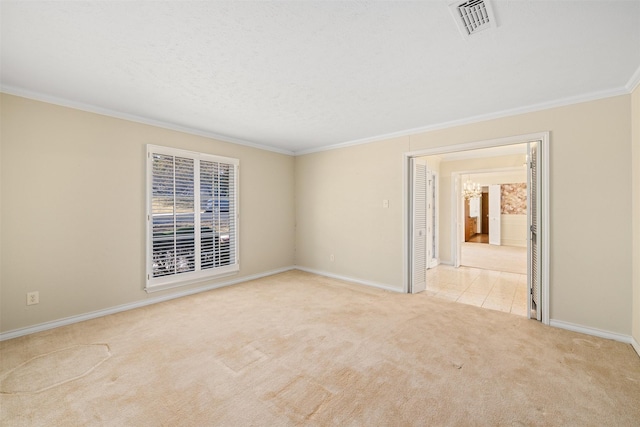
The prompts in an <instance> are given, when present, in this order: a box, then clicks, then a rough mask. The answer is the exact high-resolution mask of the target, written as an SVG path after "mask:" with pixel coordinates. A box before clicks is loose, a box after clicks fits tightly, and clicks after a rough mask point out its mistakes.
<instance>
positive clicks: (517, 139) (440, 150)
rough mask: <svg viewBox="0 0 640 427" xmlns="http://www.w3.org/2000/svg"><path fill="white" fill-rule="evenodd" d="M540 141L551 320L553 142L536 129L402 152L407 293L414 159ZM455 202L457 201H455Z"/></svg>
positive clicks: (545, 288)
mask: <svg viewBox="0 0 640 427" xmlns="http://www.w3.org/2000/svg"><path fill="white" fill-rule="evenodd" d="M534 141H537V142H539V143H540V148H541V156H540V165H539V167H540V175H541V176H540V178H541V185H540V188H538V190H539V191H540V196H541V202H542V203H541V205H542V206H540V218H541V220H540V228H539V236H540V240H541V245H540V251H541V259H540V261H541V270H542V271H541V274H540V290H541V294H542V295H541V303H542V304H541V307H540V309H541V310H542V319H541V321H542V323H543V324H545V325H548V324H549V319H550V313H549V311H550V303H549V301H550V295H549V289H550V283H549V264H550V263H549V260H550V253H549V251H550V247H551V245H550V241H549V237H550V210H549V201H550V194H549V171H550V154H549V151H550V150H549V143H550V132H548V131H545V132H536V133H530V134H524V135H514V136H509V137H504V138H495V139H489V140H480V141H473V142H468V143H462V144H455V145H448V146H446V145H445V146H439V147H435V148H428V149H424V150H416V151H409V152H405V153H404V154H403V156H402V172H403V173H402V175H403V199H404V200H403V204H402V205H403V230H404V233H403V265H404V268H403V291H404V293H408V292H409V277H410V268H411V260H410V253H411V252H410V249H411V248H410V247H409V242H410V239H409V237H410V233H411V229H410V225H409V224H410V221H409V217H410V215H411V210H410V206H409V194H410V188H409V187H410V180H409V170H410V162H411V158H413V157H422V156H432V155H438V154H446V153H454V152H458V151H467V150H477V149H482V148H491V147H500V146H504V145H512V144H520V143H529V142H534ZM452 186H455V183H454V182H453V181H452ZM454 206H455V205H454ZM458 221H459V219H458V216H457V215H456V221H455V223H454V224H452V229H453V230H454V236H452V237H453V238H454V239H455V238H456V234H457V230H458V229H459V224H457V222H458Z"/></svg>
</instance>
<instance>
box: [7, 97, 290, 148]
mask: <svg viewBox="0 0 640 427" xmlns="http://www.w3.org/2000/svg"><path fill="white" fill-rule="evenodd" d="M0 92H2V93H6V94H8V95H15V96H20V97H22V98H28V99H33V100H35V101H42V102H47V103H49V104H55V105H60V106H62V107H68V108H73V109H76V110H81V111H86V112H89V113H96V114H101V115H103V116H109V117H114V118H116V119H122V120H128V121H130V122H136V123H142V124H145V125H150V126H155V127H159V128H163V129H168V130H173V131H177V132H182V133H187V134H191V135H197V136H202V137H205V138H211V139H215V140H217V141H222V142H230V143H232V144H238V145H244V146H246V147H251V148H257V149H258V150H264V151H271V152H274V153H278V154H286V155H288V156H293V155H294V152H293V151H289V150H284V149H281V148H275V147H270V146H268V145H263V144H258V143H255V142H252V141H247V140H244V139H239V138H233V137H230V136H226V135H221V134H217V133H214V132H208V131H204V130H201V129H196V128H191V127H188V126H181V125H178V124H176V123H171V122H165V121H162V120H155V119H150V118H147V117H142V116H137V115H135V114H128V113H122V112H119V111H115V110H110V109H108V108H102V107H98V106H95V105H91V104H84V103H81V102H75V101H71V100H68V99H64V98H58V97H55V96H52V95H46V94H43V93H38V92H32V91H29V90H26V89H21V88H17V87H13V86H6V85H2V86H0Z"/></svg>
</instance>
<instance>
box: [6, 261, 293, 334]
mask: <svg viewBox="0 0 640 427" xmlns="http://www.w3.org/2000/svg"><path fill="white" fill-rule="evenodd" d="M295 269H296V267H295V266H289V267H283V268H279V269H276V270H271V271H265V272H263V273H258V274H252V275H250V276H243V277H238V278H236V279H233V280H227V281H225V282H218V283H212V284H209V285H204V286H200V287H197V288H193V289H188V290H184V291H181V292H177V293H172V294H170V295H163V296H158V297H154V298H148V299H145V300H142V301H136V302H132V303H127V304H122V305H117V306H115V307H110V308H105V309H102V310H97V311H92V312H89V313H84V314H79V315H77V316H70V317H65V318H63V319H58V320H53V321H51V322H45V323H40V324H38V325H34V326H28V327H26V328H19V329H14V330H12V331H7V332H1V333H0V341H5V340H10V339H12V338H18V337H21V336H24V335H29V334H34V333H36V332H42V331H47V330H49V329H54V328H59V327H61V326H67V325H71V324H74V323H79V322H84V321H85V320H91V319H96V318H98V317H103V316H108V315H110V314H115V313H120V312H122V311H127V310H133V309H136V308H140V307H145V306H147V305H151V304H156V303H159V302H164V301H169V300H172V299H176V298H182V297H186V296H189V295H193V294H198V293H200V292H206V291H210V290H213V289H217V288H222V287H225V286H231V285H236V284H238V283H243V282H248V281H250V280H255V279H260V278H263V277H267V276H273V275H274V274H279V273H284V272H285V271H290V270H295Z"/></svg>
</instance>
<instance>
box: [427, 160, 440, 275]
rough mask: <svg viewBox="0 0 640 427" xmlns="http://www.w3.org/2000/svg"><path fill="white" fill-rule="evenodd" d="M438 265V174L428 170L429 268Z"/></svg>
mask: <svg viewBox="0 0 640 427" xmlns="http://www.w3.org/2000/svg"><path fill="white" fill-rule="evenodd" d="M437 266H438V220H437V175H436V173H435V172H432V171H429V170H428V171H427V268H434V267H437Z"/></svg>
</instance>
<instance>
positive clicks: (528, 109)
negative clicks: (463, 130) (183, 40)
mask: <svg viewBox="0 0 640 427" xmlns="http://www.w3.org/2000/svg"><path fill="white" fill-rule="evenodd" d="M638 78H639V79H640V76H639V77H638ZM629 93H630V91H629V90H628V89H627V87H620V88H616V89H611V90H604V91H599V92H592V93H588V94H585V95H579V96H572V97H568V98H562V99H558V100H555V101H550V102H544V103H540V104H533V105H529V106H525V107H519V108H513V109H510V110H503V111H497V112H495V113H488V114H481V115H478V116H472V117H467V118H464V119H459V120H452V121H449V122H443V123H437V124H433V125H427V126H423V127H417V128H412V129H407V130H402V131H398V132H391V133H387V134H382V135H377V136H371V137H366V138H361V139H356V140H353V141H345V142H341V143H338V144H332V145H327V146H324V147H318V148H309V149H307V150H300V151H295V152H294V155H295V156H301V155H304V154H312V153H318V152H322V151H330V150H337V149H339V148H346V147H352V146H355V145H362V144H368V143H370V142H378V141H382V140H385V139H392V138H399V137H402V136H410V135H415V134H419V133H425V132H431V131H434V130H442V129H447V128H452V127H457V126H463V125H468V124H471V123H479V122H484V121H487V120H494V119H501V118H505V117H511V116H517V115H519V114H526V113H533V112H536V111H542V110H547V109H551V108H557V107H565V106H567V105H573V104H580V103H582V102H589V101H596V100H598V99H604V98H612V97H614V96H620V95H628V94H629Z"/></svg>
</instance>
